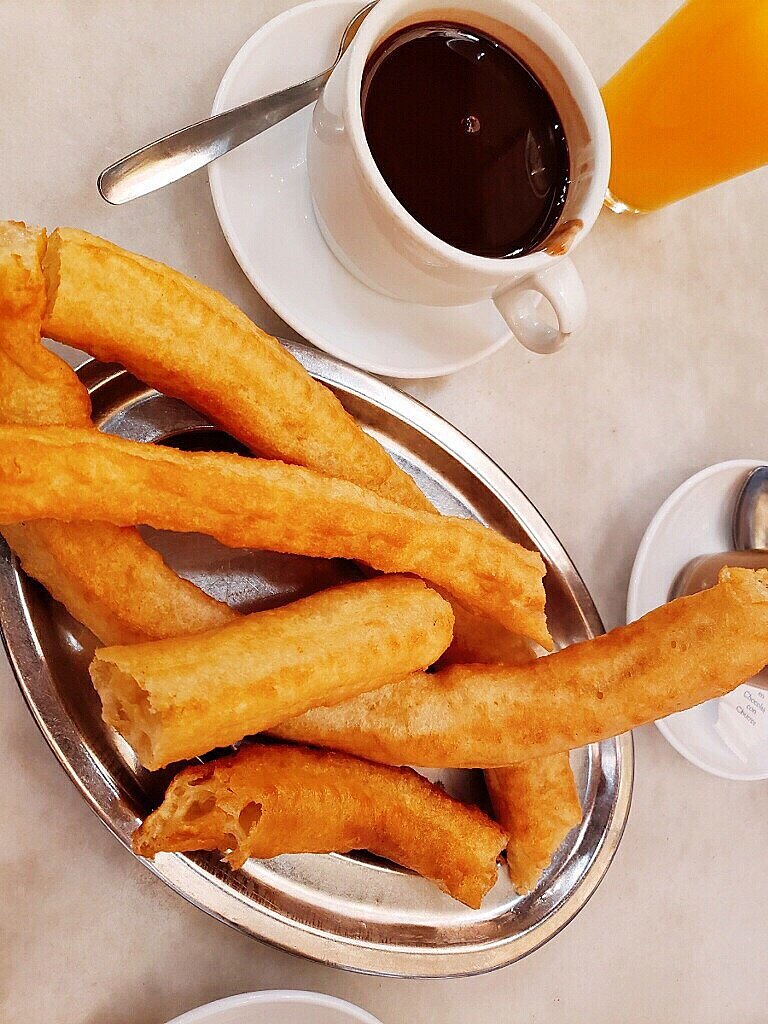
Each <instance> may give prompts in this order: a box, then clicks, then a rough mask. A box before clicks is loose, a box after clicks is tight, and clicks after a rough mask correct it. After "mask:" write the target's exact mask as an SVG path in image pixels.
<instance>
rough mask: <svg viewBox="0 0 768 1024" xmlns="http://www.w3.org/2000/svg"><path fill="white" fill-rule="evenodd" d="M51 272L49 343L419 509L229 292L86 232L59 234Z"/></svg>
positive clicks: (395, 470) (376, 453)
mask: <svg viewBox="0 0 768 1024" xmlns="http://www.w3.org/2000/svg"><path fill="white" fill-rule="evenodd" d="M44 267H45V273H46V279H47V284H48V309H47V313H46V316H45V321H44V330H45V332H46V334H47V336H48V337H51V338H54V339H55V340H56V341H63V342H66V343H67V344H69V345H74V346H75V347H76V348H82V349H84V350H85V351H86V352H89V353H90V354H91V355H93V356H96V357H97V358H99V359H104V360H107V361H110V362H112V361H114V362H118V363H121V364H122V365H123V366H125V367H126V368H127V369H129V370H130V371H131V373H134V374H135V375H136V376H137V377H139V378H140V379H141V380H143V381H146V382H147V383H148V384H151V385H152V386H153V387H156V388H157V389H158V390H160V391H162V392H164V393H165V394H167V395H173V396H175V397H176V398H182V399H183V400H184V401H185V402H187V403H188V404H189V405H191V406H194V408H196V409H199V410H200V411H201V412H203V413H205V414H206V415H207V416H210V417H211V418H212V419H213V420H214V421H215V422H216V423H218V424H220V425H221V426H222V427H223V428H224V429H225V430H227V431H228V432H229V433H230V434H232V435H233V436H234V437H236V438H239V440H241V441H242V442H243V443H244V444H246V445H248V447H250V448H252V449H253V450H254V451H255V452H257V453H258V454H260V455H264V456H267V457H268V458H274V459H281V460H282V461H284V462H290V463H294V464H296V465H300V466H309V467H310V468H312V469H315V470H316V471H317V472H319V473H324V474H326V475H328V476H338V477H342V478H344V479H348V480H352V481H353V482H354V483H357V484H360V485H361V486H364V487H366V488H368V489H369V490H371V491H374V492H375V493H377V494H379V495H381V496H382V497H385V498H388V499H389V500H391V501H398V502H402V503H405V504H410V503H411V502H412V501H417V500H418V496H419V494H420V492H419V489H418V487H417V486H416V484H415V483H414V482H413V481H412V480H411V478H410V477H409V476H408V474H407V473H405V472H404V471H403V470H402V469H400V468H399V467H398V466H397V465H396V464H395V463H394V462H393V461H392V459H390V457H389V455H387V453H386V452H385V451H384V449H383V448H382V447H381V446H380V445H379V444H378V442H377V441H376V440H375V439H374V438H372V437H369V436H368V435H367V434H366V433H365V432H364V431H363V430H362V429H361V428H360V427H359V426H358V425H357V423H356V422H355V421H354V419H353V418H352V417H351V416H350V415H349V413H347V412H346V411H345V410H344V408H343V407H342V405H341V403H340V402H339V401H338V399H337V398H336V397H335V395H334V394H333V393H332V392H331V391H330V390H329V389H328V388H326V387H324V386H323V385H322V384H320V383H318V382H316V381H314V380H313V379H312V377H310V375H309V374H308V373H307V372H306V370H305V369H304V368H303V367H302V366H301V364H300V363H299V362H298V361H297V360H296V359H294V358H293V356H292V355H291V354H290V353H289V352H287V351H286V350H285V349H284V348H283V347H282V346H281V345H280V343H279V342H278V341H277V340H276V339H275V338H272V337H270V336H269V335H268V334H265V333H264V331H262V330H260V329H259V328H258V327H257V326H256V325H255V324H254V323H252V322H251V321H250V320H249V319H248V317H247V316H245V314H244V313H242V312H241V311H240V310H239V309H238V308H237V307H236V306H234V305H233V304H232V303H231V302H229V301H228V300H227V299H225V298H224V296H223V295H219V294H218V292H215V291H213V290H212V289H210V288H206V287H205V286H204V285H202V284H200V283H199V282H197V281H193V280H192V279H191V278H189V277H186V276H185V275H184V274H180V273H179V272H178V271H176V270H171V268H170V267H166V266H164V265H163V264H162V263H156V262H155V261H154V260H150V259H147V258H146V257H145V256H139V255H137V254H135V253H131V252H127V251H126V250H124V249H120V248H119V247H118V246H116V245H113V244H112V243H111V242H107V241H104V240H103V239H101V238H97V237H96V236H95V235H90V234H88V233H87V232H85V231H77V230H74V229H72V228H58V229H57V230H56V231H54V232H53V234H52V235H51V237H50V239H49V243H48V250H47V254H46V256H45V259H44Z"/></svg>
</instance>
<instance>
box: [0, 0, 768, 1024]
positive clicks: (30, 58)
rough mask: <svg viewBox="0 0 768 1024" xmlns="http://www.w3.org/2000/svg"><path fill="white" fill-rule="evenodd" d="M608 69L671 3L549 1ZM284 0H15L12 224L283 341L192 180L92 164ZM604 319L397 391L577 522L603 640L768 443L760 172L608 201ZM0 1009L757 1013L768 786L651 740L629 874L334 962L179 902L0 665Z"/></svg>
mask: <svg viewBox="0 0 768 1024" xmlns="http://www.w3.org/2000/svg"><path fill="white" fill-rule="evenodd" d="M541 2H542V6H543V7H544V8H545V9H546V10H548V11H549V12H550V13H551V14H552V15H554V16H555V18H556V19H557V20H558V21H559V22H560V24H561V25H562V27H563V28H564V29H565V30H566V32H568V33H569V34H570V35H571V37H572V38H573V40H574V41H575V43H576V44H577V46H578V47H579V48H580V49H581V51H582V53H583V54H584V56H585V58H586V60H587V63H588V64H589V65H590V67H591V68H592V70H593V72H594V74H595V77H596V78H597V80H598V81H604V80H605V79H606V78H607V77H608V75H609V74H611V72H612V71H613V70H614V69H615V68H616V67H617V66H618V65H619V64H621V62H622V61H623V59H624V58H625V57H626V56H628V55H629V54H630V53H631V52H632V51H633V50H635V49H636V48H637V46H638V45H639V44H640V43H641V42H642V41H643V40H644V39H645V38H646V37H647V36H648V35H649V34H650V33H651V31H652V30H653V29H654V28H655V27H656V26H657V25H658V24H660V23H661V22H662V21H663V20H664V18H665V17H666V16H667V15H668V14H669V13H670V12H671V11H672V9H673V8H674V7H675V6H676V0H644V2H643V3H642V4H617V3H614V2H612V0H541ZM287 6H290V4H289V3H286V2H285V0H132V2H131V3H124V4H114V3H109V2H107V0H87V2H84V0H69V2H64V0H58V2H56V0H48V2H36V0H4V2H3V3H2V4H0V96H1V97H2V109H1V110H0V139H1V140H2V142H1V145H2V149H1V153H2V155H1V156H0V218H15V219H23V220H26V221H28V222H29V223H37V224H44V225H46V226H48V227H51V228H52V227H54V226H56V225H60V224H66V225H72V226H75V227H82V228H86V229H88V230H90V231H94V232H96V233H98V234H102V235H104V236H106V237H108V238H110V239H113V240H114V241H116V242H118V243H119V244H121V245H124V246H127V247H128V248H132V249H136V250H139V251H141V252H144V253H146V254H148V255H150V256H153V257H156V258H158V259H161V260H164V261H165V262H167V263H169V264H171V265H172V266H174V267H178V268H179V269H181V270H183V271H186V272H187V273H189V274H191V275H193V276H195V277H199V278H200V279H201V280H202V281H204V282H206V283H207V284H209V285H212V286H213V287H214V288H218V289H220V290H221V291H222V292H224V294H226V295H227V296H229V297H230V298H231V299H232V300H233V301H234V302H236V303H237V304H238V305H240V306H241V307H242V308H243V309H244V310H245V311H246V312H247V313H248V314H249V315H250V316H251V317H252V318H253V319H254V320H255V321H256V322H257V323H259V324H261V325H262V326H264V327H265V328H266V329H268V330H270V331H273V332H276V333H282V334H283V335H286V336H292V332H291V331H290V330H289V329H288V328H287V327H285V325H283V324H282V323H281V322H280V320H279V319H278V318H277V316H276V315H275V314H274V313H273V312H272V311H271V310H270V309H269V308H268V307H267V306H266V305H265V303H264V302H263V301H262V300H261V299H260V298H259V296H258V295H257V294H256V293H255V292H254V291H253V290H252V288H251V287H250V285H249V284H248V282H247V281H246V279H245V278H244V276H243V275H242V273H241V272H240V270H239V268H238V266H237V264H236V263H235V261H234V259H233V257H232V255H231V254H230V251H229V249H228V247H227V245H226V242H225V241H224V238H223V236H222V234H221V232H220V230H219V226H218V223H217V221H216V218H215V215H214V211H213V206H212V203H211V197H210V192H209V189H208V182H207V178H206V176H205V174H198V175H196V176H194V177H192V178H189V179H187V180H186V181H184V182H181V183H179V184H178V185H176V186H174V187H172V188H170V189H166V190H165V191H163V192H160V193H157V194H155V195H154V196H150V197H148V198H147V199H144V200H141V201H139V202H136V203H134V204H132V205H129V206H127V207H123V208H119V209H113V208H110V207H108V206H106V204H104V203H103V202H102V201H101V200H100V199H99V197H98V195H97V192H96V188H95V179H96V175H97V173H98V171H99V170H100V169H101V168H102V167H103V166H105V165H106V164H108V163H109V162H111V161H112V160H113V159H115V158H116V157H117V156H120V155H122V154H123V153H125V152H126V151H128V150H130V149H133V148H134V147H135V146H137V145H140V144H142V143H144V142H146V141H149V140H151V139H153V138H155V137H157V136H159V135H161V134H164V133H165V132H167V131H170V130H172V129H174V128H176V127H178V126H180V125H183V124H186V123H189V122H191V121H194V120H197V119H199V118H200V117H202V116H204V115H205V114H206V113H207V112H208V110H209V108H210V105H211V102H212V98H213V95H214V92H215V90H216V87H217V85H218V82H219V80H220V78H221V75H222V74H223V72H224V70H225V69H226V67H227V65H228V64H229V61H230V60H231V58H232V56H233V55H234V53H235V52H236V50H237V49H238V48H239V46H240V44H241V43H242V42H243V41H244V40H245V39H246V38H247V37H248V36H249V35H250V34H251V33H252V32H254V31H255V30H256V29H257V28H258V27H259V26H260V25H261V24H263V23H264V22H265V21H267V20H268V19H269V18H270V17H272V16H274V15H275V14H277V13H278V12H279V11H281V10H282V9H283V8H285V7H287ZM575 262H576V263H577V265H578V267H579V269H580V270H581V272H582V275H583V277H584V279H585V282H586V284H587V288H588V290H589V294H590V301H591V322H590V326H589V327H588V329H587V331H586V332H585V334H584V335H583V337H582V338H581V339H580V340H579V341H578V342H576V343H574V344H572V346H571V347H570V348H567V349H566V350H564V351H563V352H561V353H559V354H558V355H556V356H552V357H543V358H542V357H536V356H532V355H530V354H529V353H526V352H525V351H524V350H523V349H522V348H521V347H519V346H518V345H516V344H510V345H508V346H506V347H505V348H504V349H503V350H502V351H500V352H499V353H497V354H496V355H494V356H493V357H491V358H490V359H488V360H487V361H485V362H482V363H480V364H479V365H477V366H475V367H473V368H471V369H468V370H464V371H462V372H460V373H458V374H456V375H455V376H454V377H450V378H447V379H441V380H435V381H427V382H414V383H413V384H408V383H406V385H405V386H406V390H408V391H409V392H410V393H411V394H413V395H415V396H417V397H418V398H420V399H421V400H422V401H424V402H425V403H426V404H427V405H429V406H430V407H431V408H433V409H435V410H436V411H437V412H439V413H440V414H441V415H443V416H444V417H446V418H447V419H448V420H450V421H451V422H452V423H454V424H455V425H456V426H457V427H459V428H460V429H461V430H463V431H464V432H465V433H466V434H468V435H469V437H471V438H472V439H473V440H474V441H475V442H476V443H477V444H479V445H480V446H481V447H482V448H484V449H485V450H486V451H487V452H488V453H489V454H490V455H491V456H492V457H493V458H494V459H496V460H497V461H498V462H499V463H500V464H501V466H503V467H504V469H506V470H507V471H508V472H509V473H510V474H511V476H512V477H513V478H514V479H515V480H516V481H517V483H518V484H519V485H520V486H521V487H522V488H523V490H524V491H525V492H526V493H527V494H528V495H529V496H530V497H531V498H532V499H533V501H534V502H535V504H536V505H537V506H538V507H539V509H540V510H541V512H542V513H543V514H544V516H545V517H546V518H547V519H548V521H549V523H550V524H551V526H552V527H553V529H554V530H555V531H556V533H557V534H558V535H559V536H560V538H561V540H562V541H563V543H564V544H565V546H566V548H567V549H568V551H569V552H570V554H571V556H572V558H573V560H574V561H575V563H576V565H577V566H578V567H579V569H580V571H581V573H582V575H583V576H584V578H585V580H586V582H587V585H588V586H589V588H590V590H591V592H592V594H593V596H594V598H595V600H596V602H597V605H598V607H599V609H600V611H601V613H602V615H603V618H604V620H605V622H606V625H607V626H613V625H616V624H617V623H619V622H621V621H623V615H624V603H625V597H626V589H627V583H628V579H629V573H630V569H631V566H632V561H633V558H634V555H635V552H636V550H637V545H638V543H639V541H640V538H641V536H642V534H643V531H644V529H645V527H646V525H647V523H648V521H649V519H650V517H651V516H652V514H653V513H654V512H655V510H656V509H657V508H658V506H659V504H660V503H661V502H662V501H663V499H664V498H666V496H667V495H668V494H669V493H670V491H671V490H672V489H673V488H675V487H676V486H677V485H678V484H679V483H680V482H682V481H683V480H684V479H685V478H686V477H688V476H689V475H690V474H691V473H693V472H695V471H696V470H698V469H701V468H702V467H703V466H706V465H708V464H710V463H713V462H717V461H720V460H722V459H730V458H758V459H766V458H768V451H767V450H766V449H768V438H766V436H765V433H764V427H765V401H764V389H765V373H764V367H765V354H764V352H765V350H764V346H765V331H766V321H767V320H768V289H767V288H766V273H765V266H766V263H768V174H767V173H765V172H758V173H756V174H753V175H750V176H748V177H746V178H742V179H740V180H738V181H736V182H731V183H729V184H727V185H724V186H721V187H719V188H717V189H714V190H712V191H710V192H707V193H704V194H702V195H700V196H697V197H695V198H693V199H690V200H688V201H687V202H685V203H681V204H678V205H676V206H673V207H670V208H669V209H667V210H664V211H662V212H660V213H657V214H655V215H653V216H649V217H647V218H642V219H624V218H620V217H615V216H614V215H612V214H609V213H604V214H603V215H602V216H601V218H600V220H599V222H598V224H597V226H596V228H595V229H594V231H593V233H592V235H591V237H590V238H589V239H588V240H587V241H586V242H585V243H584V245H583V246H582V247H581V248H580V249H579V251H578V253H577V254H576V256H575ZM0 677H2V678H0V703H1V706H2V712H1V713H0V750H1V751H2V756H3V769H4V770H3V771H2V780H3V784H2V787H0V821H2V822H3V827H2V831H1V832H0V865H1V866H2V867H1V869H0V903H2V908H3V912H2V919H1V921H0V951H1V952H0V1019H2V1020H3V1021H11V1020H19V1021H21V1020H23V1021H30V1022H34V1024H37V1022H43V1021H45V1022H46V1024H65V1022H66V1024H70V1022H78V1024H128V1022H130V1024H162V1022H164V1021H166V1020H167V1019H169V1018H171V1017H173V1016H175V1015H176V1014H178V1013H181V1012H182V1011H183V1010H185V1009H189V1008H191V1007H193V1006H196V1005H197V1004H199V1003H203V1002H206V1001H208V1000H211V999H215V998H218V997H221V996H225V995H229V994H232V993H235V992H242V991H247V990H250V989H260V988H283V987H285V988H308V989H316V990H318V991H323V992H328V993H331V994H335V995H339V996H343V997H346V998H348V999H351V1000H352V1001H354V1002H357V1003H360V1004H361V1005H362V1006H364V1007H366V1008H367V1009H368V1010H370V1011H371V1012H372V1013H373V1014H375V1015H377V1016H378V1017H380V1018H381V1019H382V1020H383V1021H384V1022H385V1024H399V1022H400V1021H405V1020H407V1021H409V1022H410V1024H425V1022H428V1021H429V1022H432V1021H440V1022H441V1024H459V1022H469V1021H471V1022H473V1024H491V1022H502V1021H503V1022H507V1021H510V1022H511V1021H516V1022H518V1021H519V1022H521V1024H522V1022H525V1024H536V1022H541V1024H576V1022H582V1021H586V1020H589V1021H590V1022H591V1024H616V1022H619V1021H621V1022H622V1024H648V1022H655V1021H659V1022H662V1021H663V1022H665V1024H678V1022H688V1021H695V1022H697V1024H710V1022H711V1024H720V1022H722V1021H725V1020H728V1021H738V1022H739V1024H753V1022H755V1024H756V1022H758V1021H761V1022H762V1021H765V1019H766V1016H765V1013H766V1010H765V1005H766V997H767V996H768V975H766V971H765V969H764V965H762V964H761V963H760V962H759V958H758V953H759V951H760V950H761V949H763V950H764V949H765V948H766V943H767V942H768V883H766V875H765V871H764V870H763V869H762V868H761V865H762V864H764V862H765V851H766V850H768V814H766V813H765V808H766V802H765V801H766V795H768V783H735V782H727V781H724V780H721V779H716V778H713V777H711V776H708V775H706V774H704V773H703V772H700V771H698V770H697V769H695V768H693V767H692V766H691V765H689V764H688V763H687V762H686V761H684V760H683V759H682V758H680V757H679V756H678V755H677V754H676V753H675V752H674V751H673V750H672V749H671V747H669V746H668V745H667V744H666V743H665V741H664V740H663V739H662V737H661V735H660V734H659V733H658V731H657V730H656V729H654V728H653V727H647V728H645V729H641V730H639V731H638V732H637V734H636V750H637V781H636V788H635V796H634V804H633V808H632V813H631V815H630V820H629V825H628V827H627V831H626V834H625V837H624V840H623V842H622V845H621V847H620V849H619V852H618V855H617V857H616V860H615V862H614V864H613V866H612V868H611V870H610V871H609V873H608V875H607V877H606V879H605V880H604V882H603V884H602V886H601V887H600V889H599V890H598V892H597V894H596V895H595V896H594V897H593V899H592V901H591V902H590V904H589V905H588V906H587V907H586V908H585V910H584V911H583V912H582V913H581V914H580V915H579V916H578V917H577V918H576V920H574V921H573V922H572V923H571V924H570V925H569V926H568V927H567V928H566V930H565V931H564V932H563V933H561V934H560V935H559V936H558V937H556V938H555V939H553V940H552V941H551V942H550V943H549V944H548V945H546V946H545V947H544V948H542V949H540V950H539V951H538V952H536V953H534V954H533V955H532V956H530V957H529V958H528V959H526V960H524V961H522V962H520V963H518V964H516V965H513V966H512V967H509V968H506V969H504V970H501V971H499V972H497V973H495V974H492V975H488V976H485V977H479V978H472V979H464V980H456V981H439V982H438V981H433V982H425V981H419V982H416V981H395V980H382V979H377V978H370V977H365V976H360V975H354V974H349V973H344V972H341V971H336V970H333V969H331V968H327V967H322V966H319V965H316V964H312V963H308V962H305V961H303V960H300V959H297V958H295V957H292V956H290V955H287V954H285V953H282V952H279V951H277V950H273V949H271V948H269V947H267V946H263V945H261V944H259V943H257V942H254V941H253V940H251V939H248V938H246V937H244V936H242V935H239V934H237V933H236V932H234V931H232V930H231V929H229V928H227V927H225V926H224V925H222V924H219V923H218V922H216V921H214V920H212V919H210V918H208V917H206V916H205V915H204V914H203V913H201V912H200V911H198V910H195V909H194V908H193V907H191V906H189V905H187V904H186V903H185V902H184V901H183V900H182V899H181V898H180V897H178V896H176V895H174V894H173V893H172V892H170V891H169V890H168V889H167V888H165V886H164V885H163V884H162V883H161V882H159V881H158V880H157V879H156V878H154V877H153V876H152V875H150V873H149V872H148V871H146V870H145V869H144V868H143V867H142V866H141V865H140V864H139V863H138V862H137V861H136V860H134V859H133V858H132V857H131V855H130V854H129V853H127V852H126V851H125V850H124V849H123V848H122V847H120V846H119V845H118V843H117V842H116V841H115V840H114V839H113V837H112V836H111V835H110V834H109V833H108V832H107V831H106V830H105V829H104V828H103V827H102V826H101V824H100V823H99V822H98V821H97V819H96V817H95V816H94V815H93V814H92V813H91V812H90V811H89V810H88V808H87V807H86V804H85V803H84V802H83V800H82V799H81V798H80V797H79V796H78V794H77V792H76V791H75V789H74V787H73V786H72V785H71V784H70V783H69V782H68V780H67V779H66V777H65V776H64V773H63V772H62V771H61V769H60V768H59V767H58V765H57V764H56V762H55V760H54V758H53V756H52V754H51V753H50V752H49V751H48V748H47V747H46V745H45V743H44V741H43V739H42V737H41V736H40V734H39V733H38V731H37V729H36V727H35V725H34V724H33V722H32V720H31V718H30V716H29V715H28V713H27V711H26V708H25V706H24V704H23V702H22V699H21V697H20V695H19V692H18V690H17V688H16V686H15V684H14V682H13V679H12V677H11V672H10V669H9V667H8V665H7V662H6V661H5V659H4V658H2V656H0Z"/></svg>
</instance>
